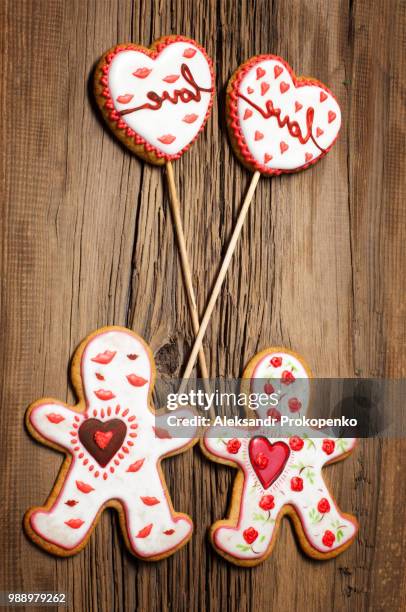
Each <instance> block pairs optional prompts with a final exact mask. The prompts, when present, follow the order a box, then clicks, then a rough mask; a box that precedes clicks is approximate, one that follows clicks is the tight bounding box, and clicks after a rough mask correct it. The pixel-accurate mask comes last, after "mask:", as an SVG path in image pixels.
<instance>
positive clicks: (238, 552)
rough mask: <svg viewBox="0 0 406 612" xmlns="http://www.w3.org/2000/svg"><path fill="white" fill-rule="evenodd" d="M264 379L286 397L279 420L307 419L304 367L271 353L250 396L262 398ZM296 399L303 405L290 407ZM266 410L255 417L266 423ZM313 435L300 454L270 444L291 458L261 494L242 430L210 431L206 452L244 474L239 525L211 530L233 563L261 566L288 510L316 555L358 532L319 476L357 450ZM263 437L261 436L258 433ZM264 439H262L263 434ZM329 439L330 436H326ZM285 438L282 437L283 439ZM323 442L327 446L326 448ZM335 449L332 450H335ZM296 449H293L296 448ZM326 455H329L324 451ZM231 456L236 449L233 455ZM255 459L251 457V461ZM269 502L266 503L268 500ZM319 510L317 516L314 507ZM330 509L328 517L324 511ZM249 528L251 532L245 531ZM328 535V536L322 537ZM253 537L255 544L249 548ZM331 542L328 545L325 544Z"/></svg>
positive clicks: (293, 359) (346, 443)
mask: <svg viewBox="0 0 406 612" xmlns="http://www.w3.org/2000/svg"><path fill="white" fill-rule="evenodd" d="M274 357H280V358H282V364H281V365H280V366H279V367H273V366H272V365H271V364H270V361H271V359H273V358H274ZM286 371H288V372H291V373H293V376H294V378H295V379H296V380H295V381H292V382H291V384H289V385H284V384H283V383H280V382H279V380H276V379H280V378H281V377H282V376H283V372H286ZM264 379H265V380H267V382H268V384H269V383H270V384H272V385H273V387H274V389H275V391H276V392H278V391H279V390H281V391H282V392H283V393H285V394H286V395H285V396H284V397H283V399H282V400H281V401H280V403H279V404H278V407H277V409H278V410H279V412H280V413H281V414H287V415H290V416H292V414H293V415H294V416H296V415H305V414H306V411H307V408H308V404H309V393H310V385H309V380H308V374H307V371H306V369H305V368H304V366H303V364H302V363H301V362H300V360H299V359H298V358H296V357H295V356H294V355H293V354H290V353H286V352H284V351H279V352H269V353H268V354H266V355H265V356H263V357H261V358H260V359H259V361H258V363H257V365H256V367H255V370H254V372H253V374H252V378H251V391H252V392H257V393H258V392H261V393H263V392H264V389H263V388H262V387H263V386H264ZM292 398H294V399H295V400H299V401H300V402H301V406H300V405H299V404H298V403H297V402H291V404H290V405H291V407H292V409H290V408H289V399H292ZM268 410H269V408H267V407H261V408H260V409H258V410H257V416H258V417H265V416H266V415H267V412H268ZM312 434H313V435H314V432H313V431H312V430H311V429H308V430H307V431H306V436H307V437H305V436H303V438H301V439H299V445H300V444H301V443H302V442H303V447H302V448H301V449H298V448H297V446H296V449H297V450H293V448H292V446H291V445H292V444H294V442H296V443H297V442H298V438H297V436H296V438H295V437H293V436H292V437H291V438H286V437H284V438H282V437H274V438H268V440H269V442H270V443H271V445H273V444H274V443H275V442H278V441H279V442H283V443H284V444H287V445H289V448H290V453H289V457H288V460H287V462H286V464H285V466H284V468H283V471H282V473H281V474H280V475H279V477H278V478H276V480H274V482H273V483H272V484H271V485H270V486H269V487H268V488H266V489H265V488H264V487H263V486H262V485H261V482H260V480H259V479H258V477H257V473H256V470H255V469H254V466H253V464H252V462H251V459H250V456H249V443H250V438H248V437H247V438H241V437H239V436H240V435H241V430H240V429H236V428H234V429H233V428H230V427H227V428H223V429H221V428H218V427H216V428H213V429H212V430H211V431H210V430H208V431H207V432H206V435H205V438H204V446H205V448H206V449H207V450H208V451H209V452H210V454H211V455H212V456H213V459H214V460H215V458H219V459H226V460H227V461H231V462H234V463H235V464H236V465H237V466H238V467H239V468H240V469H241V470H242V472H243V475H244V487H243V491H242V496H241V501H240V510H239V517H238V522H237V525H235V523H234V522H232V521H230V523H229V524H228V525H224V524H223V525H219V526H218V527H217V528H215V530H214V536H213V539H214V544H215V546H216V547H217V548H218V549H220V550H221V551H223V552H224V553H226V554H227V555H229V556H231V557H234V558H236V559H245V560H257V561H258V560H261V558H262V557H264V556H265V555H266V552H267V550H268V548H269V546H270V544H271V541H272V538H273V537H274V536H275V535H276V532H275V524H276V523H275V521H276V519H277V516H278V514H279V512H280V511H281V510H282V509H283V508H284V507H286V505H288V504H290V505H291V506H293V508H294V509H295V511H296V513H297V514H298V516H299V518H300V520H301V523H302V527H303V530H304V533H305V537H306V538H307V541H308V543H309V545H310V546H311V547H312V548H313V549H315V550H316V551H318V552H321V553H329V552H331V551H334V550H335V549H337V548H338V547H340V546H342V545H343V544H345V543H346V542H348V541H349V540H351V539H352V538H353V537H354V535H355V533H356V531H357V526H356V522H355V521H352V520H349V519H348V518H345V517H344V516H343V514H342V513H341V511H340V510H339V508H338V507H337V505H336V503H335V501H334V499H333V498H332V496H331V494H330V492H329V490H328V489H327V486H326V484H325V482H324V478H323V475H322V467H323V465H325V464H326V463H327V462H329V461H331V460H332V459H335V458H337V457H339V456H340V455H342V454H344V453H346V452H348V451H350V450H351V449H352V448H353V447H354V446H355V444H356V440H355V439H351V438H341V439H337V438H332V437H326V438H312ZM258 435H259V436H261V432H260V431H259V432H258ZM262 435H263V434H262ZM327 435H328V434H327ZM285 436H286V434H285ZM230 439H233V440H235V442H234V444H235V445H236V447H237V448H238V452H237V453H232V452H229V450H228V449H227V443H228V442H229V440H230ZM325 440H328V442H327V443H326V442H325ZM333 447H334V448H333ZM294 448H295V445H294ZM325 449H327V450H329V451H331V450H332V452H330V453H329V454H327V452H326V450H325ZM234 450H235V449H234ZM253 459H255V457H253ZM298 477H299V478H301V480H302V484H303V489H302V490H292V478H298ZM264 496H272V498H273V499H272V503H271V504H270V505H272V508H269V509H267V510H264V509H262V508H261V507H260V505H259V504H260V502H261V499H263V498H264ZM266 500H267V501H268V502H269V501H270V498H266ZM321 500H325V501H324V502H323V503H324V508H323V504H322V509H324V512H321V511H320V510H319V508H318V504H319V503H320V502H321ZM326 502H327V506H328V507H329V510H328V511H325V509H326ZM251 528H253V529H254V530H255V532H257V533H256V534H255V532H254V531H247V530H251ZM326 532H327V536H326ZM250 534H251V537H252V538H254V539H253V540H252V542H250V541H247V539H246V538H248V540H250V537H249V536H250ZM329 538H330V539H329Z"/></svg>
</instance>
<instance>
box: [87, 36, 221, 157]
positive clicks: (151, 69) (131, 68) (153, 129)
mask: <svg viewBox="0 0 406 612" xmlns="http://www.w3.org/2000/svg"><path fill="white" fill-rule="evenodd" d="M213 93H214V84H213V70H212V63H211V60H210V59H209V57H208V56H207V54H206V52H205V50H204V49H203V48H202V47H200V45H198V44H197V43H196V42H195V41H193V40H190V39H187V38H183V37H182V36H167V37H165V38H161V39H160V40H158V41H156V42H155V43H153V45H151V47H150V48H146V47H142V46H140V45H135V44H122V45H117V46H116V47H113V49H110V50H109V51H107V52H106V53H105V54H104V55H103V57H102V58H101V60H100V62H99V63H98V65H97V68H96V73H95V94H96V99H97V102H98V104H99V107H100V110H101V111H102V113H103V116H104V118H105V120H106V121H107V123H108V125H109V127H110V128H111V130H112V131H113V132H114V133H115V135H116V136H117V137H118V138H119V139H120V140H121V141H122V142H123V143H124V144H125V145H126V146H127V147H128V148H129V149H130V150H131V151H133V152H134V153H136V154H137V155H139V156H140V157H142V158H143V159H145V160H146V161H148V162H150V163H153V164H157V165H163V164H165V163H167V162H168V161H171V160H175V159H178V158H179V157H180V156H181V155H182V153H184V152H185V151H186V150H187V149H188V148H189V147H190V145H191V144H192V143H193V141H194V140H196V138H197V136H198V134H199V132H200V131H201V130H202V129H203V128H204V125H205V123H206V121H207V119H208V117H209V115H210V110H211V106H212V102H213Z"/></svg>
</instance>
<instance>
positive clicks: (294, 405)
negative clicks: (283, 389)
mask: <svg viewBox="0 0 406 612" xmlns="http://www.w3.org/2000/svg"><path fill="white" fill-rule="evenodd" d="M288 406H289V410H290V411H291V412H299V410H300V409H301V407H302V402H300V401H299V400H298V399H297V397H291V398H290V399H289V401H288Z"/></svg>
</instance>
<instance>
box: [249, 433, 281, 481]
mask: <svg viewBox="0 0 406 612" xmlns="http://www.w3.org/2000/svg"><path fill="white" fill-rule="evenodd" d="M248 454H249V458H250V461H251V465H252V467H253V470H254V472H255V474H256V475H257V477H258V480H259V481H260V483H261V485H262V486H263V488H264V489H269V487H270V486H271V484H272V483H273V482H275V480H277V479H278V478H279V476H280V475H281V474H282V472H283V469H284V467H285V465H286V462H287V460H288V459H289V455H290V449H289V446H288V445H287V444H285V442H280V441H278V442H274V444H271V443H270V442H269V440H268V438H264V437H263V436H257V437H255V438H252V440H250V443H249V445H248Z"/></svg>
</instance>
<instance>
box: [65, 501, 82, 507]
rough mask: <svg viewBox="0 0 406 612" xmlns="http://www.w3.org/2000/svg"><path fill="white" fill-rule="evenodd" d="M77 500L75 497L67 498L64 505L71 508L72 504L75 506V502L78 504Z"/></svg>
mask: <svg viewBox="0 0 406 612" xmlns="http://www.w3.org/2000/svg"><path fill="white" fill-rule="evenodd" d="M78 503H79V502H78V501H76V499H68V500H67V501H66V502H65V506H70V507H71V508H73V506H76V504H78Z"/></svg>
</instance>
